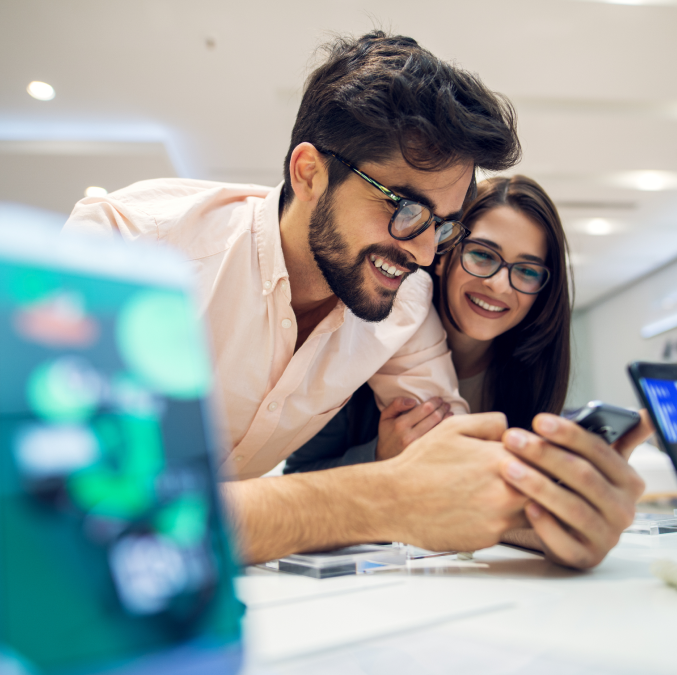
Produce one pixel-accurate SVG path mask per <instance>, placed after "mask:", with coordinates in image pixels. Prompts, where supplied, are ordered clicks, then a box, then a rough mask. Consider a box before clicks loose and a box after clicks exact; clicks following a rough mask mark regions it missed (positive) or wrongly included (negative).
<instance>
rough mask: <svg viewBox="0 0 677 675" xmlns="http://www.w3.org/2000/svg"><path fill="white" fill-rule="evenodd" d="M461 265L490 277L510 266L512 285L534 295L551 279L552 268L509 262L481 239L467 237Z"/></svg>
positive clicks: (475, 273) (482, 275)
mask: <svg viewBox="0 0 677 675" xmlns="http://www.w3.org/2000/svg"><path fill="white" fill-rule="evenodd" d="M461 266H462V267H463V269H464V270H465V271H466V272H467V273H468V274H472V275H473V276H474V277H480V278H481V279H488V278H489V277H493V276H494V274H497V273H498V272H499V271H500V270H501V269H503V268H504V267H507V268H508V280H509V281H510V285H511V286H512V287H513V288H514V289H515V290H516V291H519V292H520V293H526V294H527V295H534V294H536V293H538V292H539V291H542V290H543V288H544V286H545V285H546V284H547V283H548V281H549V280H550V270H549V269H548V268H547V267H546V266H545V265H541V264H539V263H530V262H514V263H507V262H505V260H503V258H502V256H501V255H500V254H499V253H497V252H496V251H494V249H493V248H491V247H489V246H487V245H486V244H482V243H480V242H479V241H473V240H472V239H465V240H464V241H463V243H462V245H461Z"/></svg>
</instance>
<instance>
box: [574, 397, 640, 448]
mask: <svg viewBox="0 0 677 675" xmlns="http://www.w3.org/2000/svg"><path fill="white" fill-rule="evenodd" d="M563 417H566V418H567V419H570V420H572V421H573V422H576V424H578V425H579V426H581V427H583V428H584V429H587V430H588V431H592V433H593V434H598V435H599V436H601V437H602V438H603V439H604V440H605V441H606V442H607V443H613V442H614V441H616V440H618V439H619V438H620V437H621V436H622V435H623V434H624V433H626V432H627V431H630V429H632V428H633V427H636V426H637V425H638V424H639V421H640V419H641V418H640V416H639V413H638V412H636V411H634V410H628V409H627V408H619V407H618V406H615V405H609V404H608V403H603V402H602V401H590V402H589V403H586V404H585V405H584V406H583V407H582V408H579V409H578V410H574V411H573V412H570V413H566V414H565V415H563Z"/></svg>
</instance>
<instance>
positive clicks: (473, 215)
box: [285, 176, 571, 473]
mask: <svg viewBox="0 0 677 675" xmlns="http://www.w3.org/2000/svg"><path fill="white" fill-rule="evenodd" d="M463 223H464V225H465V226H466V227H467V228H468V229H469V230H470V234H469V235H468V236H467V237H466V238H465V239H464V240H463V242H462V243H461V244H459V245H458V246H457V247H456V249H454V250H453V251H451V252H449V253H447V254H445V255H444V256H442V257H441V258H440V259H439V260H438V261H437V262H436V264H435V265H434V266H433V269H431V270H429V271H430V272H431V273H432V275H433V280H434V294H433V302H434V303H435V306H436V308H437V310H438V312H439V314H440V317H441V319H442V323H443V325H444V328H445V330H446V332H447V342H448V344H449V348H450V350H451V358H452V361H453V364H454V367H455V369H456V373H457V375H458V378H459V389H460V393H461V396H463V398H465V399H466V401H467V402H468V404H469V407H470V411H471V412H487V411H493V410H497V411H500V412H503V413H505V415H506V416H507V418H508V424H509V426H518V427H523V428H525V429H530V428H531V420H532V419H533V417H534V416H535V415H536V414H538V413H539V412H552V413H560V412H561V410H562V408H563V406H564V399H565V397H566V392H567V386H568V381H569V367H570V344H569V332H570V321H571V306H570V301H569V279H568V275H567V263H566V251H567V243H566V237H565V234H564V230H563V228H562V223H561V221H560V219H559V216H558V214H557V209H556V208H555V205H554V204H553V203H552V201H551V200H550V198H549V197H548V196H547V194H546V193H545V191H544V190H543V188H541V187H540V186H539V185H538V184H537V183H536V182H535V181H533V180H531V179H530V178H526V177H524V176H514V177H512V178H491V179H489V180H486V181H484V182H483V183H481V184H480V185H479V187H478V194H477V197H476V198H475V199H474V200H473V201H472V202H471V203H470V204H469V205H467V207H466V209H465V213H464V216H463ZM447 412H448V406H447V405H446V404H445V403H443V402H442V401H441V400H440V399H436V400H432V401H430V402H428V403H427V404H420V405H419V404H417V403H416V401H413V400H410V401H407V400H406V399H398V400H396V401H395V402H393V403H392V404H391V405H390V406H388V407H387V408H386V409H385V410H384V411H383V413H382V414H381V415H380V419H379V413H378V410H377V408H376V405H375V402H374V399H373V395H372V394H371V390H369V389H368V387H367V386H366V385H365V387H363V388H362V389H361V390H359V391H358V392H356V394H355V396H353V398H352V399H351V401H350V403H349V404H348V405H347V406H346V408H344V409H343V410H342V411H341V413H339V415H337V416H336V417H335V418H334V419H333V420H332V421H331V422H330V423H329V424H328V425H327V426H326V427H325V429H323V431H322V432H320V434H318V435H317V436H316V437H315V438H313V439H312V440H311V441H309V442H308V443H307V444H306V445H305V446H303V447H302V448H300V449H299V450H297V451H296V452H295V453H294V454H293V455H292V456H291V457H290V458H289V459H288V460H287V465H286V469H285V472H286V473H292V472H295V471H312V470H317V469H323V468H331V467H333V466H340V465H345V464H354V463H357V462H363V461H369V460H373V459H387V458H388V457H392V456H394V455H396V454H398V453H399V452H401V451H402V450H403V449H404V448H405V447H406V446H407V445H408V444H409V443H411V442H412V441H413V440H415V439H416V438H418V437H419V436H421V435H423V433H425V432H426V431H428V430H429V429H430V428H432V427H433V426H435V424H437V423H438V422H439V421H440V420H441V419H443V418H444V416H445V415H446V413H447ZM396 422H397V423H396ZM377 432H378V436H377V437H376V433H377Z"/></svg>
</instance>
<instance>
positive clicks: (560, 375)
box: [435, 176, 571, 429]
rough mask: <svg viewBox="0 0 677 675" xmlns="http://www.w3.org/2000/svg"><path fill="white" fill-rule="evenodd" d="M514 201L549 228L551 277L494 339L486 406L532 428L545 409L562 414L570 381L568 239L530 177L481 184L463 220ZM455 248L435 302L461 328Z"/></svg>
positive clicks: (486, 380)
mask: <svg viewBox="0 0 677 675" xmlns="http://www.w3.org/2000/svg"><path fill="white" fill-rule="evenodd" d="M499 206H509V207H511V208H513V209H515V211H518V212H519V213H521V214H523V215H524V216H526V217H527V218H529V220H531V221H533V222H534V223H536V224H537V225H539V226H540V227H541V228H543V231H544V232H545V235H546V239H547V245H548V254H547V257H546V265H547V266H548V267H549V268H550V273H551V277H550V282H549V283H548V285H547V286H546V287H545V288H544V289H543V290H542V291H541V292H540V293H539V294H538V297H537V298H536V301H535V302H534V304H533V306H532V307H531V309H530V310H529V313H528V314H527V315H526V317H524V319H523V320H522V321H521V322H520V323H519V324H518V325H517V326H514V327H513V328H511V329H510V330H509V331H507V332H505V333H503V334H502V335H499V336H498V337H496V338H495V339H494V342H493V345H492V347H493V357H492V360H491V363H490V365H489V368H488V370H487V374H486V376H485V378H484V391H483V395H482V399H483V408H484V409H485V410H498V411H500V412H503V413H505V415H506V416H507V418H508V423H509V424H510V425H511V426H518V427H522V428H525V429H530V428H531V421H532V419H533V417H534V415H536V414H538V413H539V412H551V413H557V414H559V413H560V412H561V411H562V408H563V407H564V400H565V398H566V394H567V388H568V386H569V369H570V362H571V356H570V339H569V334H570V325H571V302H570V299H569V274H568V268H567V250H568V247H567V240H566V236H565V234H564V229H563V228H562V222H561V220H560V218H559V215H558V213H557V209H556V208H555V205H554V204H553V203H552V200H551V199H550V198H549V197H548V195H547V194H546V193H545V191H544V190H543V188H542V187H541V186H540V185H539V184H538V183H536V182H535V181H533V180H531V179H530V178H526V177H525V176H513V177H512V178H500V177H498V178H490V179H488V180H485V181H483V182H482V183H480V185H479V186H478V190H477V197H476V198H475V199H474V200H473V201H472V202H471V203H470V204H468V205H467V206H466V207H465V209H464V215H463V223H464V224H465V225H466V226H467V227H469V228H472V225H473V223H475V222H476V221H477V220H478V219H479V218H481V217H482V216H483V215H484V214H485V213H487V212H488V211H491V210H492V209H495V208H497V207H499ZM455 255H457V254H455V253H454V252H452V253H450V254H448V255H447V259H446V260H445V263H444V268H443V269H444V272H443V275H442V281H441V283H439V281H438V280H437V279H435V282H436V283H435V305H436V307H437V309H438V311H441V312H444V313H445V314H446V316H447V318H448V319H449V320H450V321H451V323H452V325H454V326H456V327H457V324H456V321H455V320H454V318H453V316H452V315H451V312H450V310H449V303H448V300H447V292H446V289H447V284H446V279H447V275H448V273H449V270H450V266H451V261H452V258H454V257H455Z"/></svg>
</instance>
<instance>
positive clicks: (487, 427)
mask: <svg viewBox="0 0 677 675" xmlns="http://www.w3.org/2000/svg"><path fill="white" fill-rule="evenodd" d="M507 427H508V420H507V418H506V416H505V415H504V414H503V413H500V412H490V413H475V414H473V415H454V416H453V417H449V418H447V419H446V420H444V421H442V422H440V423H439V424H438V425H437V426H436V427H435V429H434V430H433V431H432V432H431V433H445V431H446V430H453V431H454V432H455V433H459V434H462V435H463V436H470V437H471V438H478V439H480V440H484V441H499V440H500V439H501V436H502V435H503V433H504V432H505V430H506V428H507ZM438 430H439V431H438Z"/></svg>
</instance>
